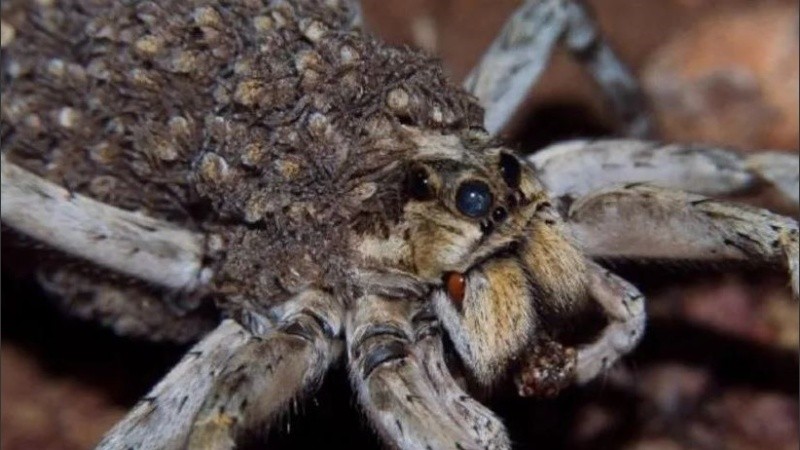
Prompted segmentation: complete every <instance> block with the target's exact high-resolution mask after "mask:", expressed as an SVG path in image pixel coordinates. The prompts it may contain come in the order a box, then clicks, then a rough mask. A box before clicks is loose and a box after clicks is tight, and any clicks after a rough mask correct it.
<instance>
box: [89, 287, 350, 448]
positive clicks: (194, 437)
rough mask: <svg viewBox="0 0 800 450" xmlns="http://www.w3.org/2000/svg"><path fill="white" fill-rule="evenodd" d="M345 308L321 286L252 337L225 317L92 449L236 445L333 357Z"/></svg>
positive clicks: (315, 379) (314, 381)
mask: <svg viewBox="0 0 800 450" xmlns="http://www.w3.org/2000/svg"><path fill="white" fill-rule="evenodd" d="M342 319H343V310H342V307H341V305H340V304H339V303H338V302H337V301H336V300H335V299H333V298H331V297H330V296H328V295H327V294H324V293H322V292H319V291H313V290H309V291H305V292H303V293H301V294H299V295H298V296H297V297H295V298H293V299H292V300H290V301H289V303H288V304H287V305H283V307H282V308H281V311H280V316H279V318H278V320H277V321H276V323H275V326H274V328H272V329H270V330H268V332H267V333H266V334H264V335H262V336H258V335H253V334H252V333H250V332H249V331H248V330H246V329H244V328H242V327H241V326H240V325H239V324H238V323H236V322H235V321H233V320H230V319H229V320H225V321H224V322H222V324H221V325H220V326H219V327H217V329H216V330H214V331H213V332H211V333H210V334H209V335H208V336H206V337H205V338H204V339H203V340H202V341H200V343H198V344H197V345H196V346H195V347H194V348H193V349H192V350H191V351H189V352H188V353H187V355H186V356H185V357H184V359H183V360H182V361H181V362H180V363H179V364H178V365H177V366H176V367H175V368H174V369H172V371H171V372H170V373H169V374H168V375H167V376H166V377H165V378H164V379H163V380H162V381H161V382H160V383H159V384H158V385H156V387H155V388H153V390H152V391H151V392H150V393H149V394H148V395H147V396H146V397H145V398H144V399H143V400H142V401H141V402H139V404H138V405H137V406H136V407H135V408H134V409H133V410H132V411H131V412H130V413H129V414H128V415H127V416H126V417H125V418H124V419H123V420H122V422H120V423H119V424H117V425H116V426H115V427H114V428H113V429H112V430H111V431H110V432H109V433H108V434H107V435H106V436H105V437H104V438H103V440H102V441H101V442H100V444H99V445H98V449H103V450H106V449H148V448H161V449H183V448H187V447H188V448H192V449H195V448H201V449H202V448H209V449H211V448H213V449H224V448H234V447H235V443H236V440H237V439H238V438H240V437H241V435H242V433H244V432H246V431H248V430H255V429H258V428H259V427H266V426H268V423H269V421H270V420H273V419H274V418H275V416H276V415H278V414H280V413H282V412H283V411H285V410H286V408H287V407H288V406H289V404H290V403H291V401H292V400H293V399H295V398H297V397H298V396H300V395H302V394H304V393H305V392H307V391H309V390H311V389H314V388H315V387H316V386H317V385H318V383H319V382H320V381H321V379H322V376H323V375H324V373H325V372H326V370H327V369H328V367H329V366H330V364H331V363H332V362H333V360H334V359H335V358H336V357H337V356H338V355H339V353H340V350H341V347H340V346H338V345H337V343H338V339H337V337H338V335H339V334H340V332H341V328H342Z"/></svg>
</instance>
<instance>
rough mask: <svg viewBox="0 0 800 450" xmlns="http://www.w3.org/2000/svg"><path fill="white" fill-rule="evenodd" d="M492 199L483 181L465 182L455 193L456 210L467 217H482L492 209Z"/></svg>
mask: <svg viewBox="0 0 800 450" xmlns="http://www.w3.org/2000/svg"><path fill="white" fill-rule="evenodd" d="M493 200H494V198H493V196H492V192H491V191H490V190H489V186H487V185H486V183H484V182H483V181H478V180H467V181H465V182H463V183H461V186H459V187H458V192H456V208H458V210H459V211H461V213H462V214H464V215H466V216H469V217H483V216H485V215H486V214H487V213H488V212H489V208H491V207H492V202H493Z"/></svg>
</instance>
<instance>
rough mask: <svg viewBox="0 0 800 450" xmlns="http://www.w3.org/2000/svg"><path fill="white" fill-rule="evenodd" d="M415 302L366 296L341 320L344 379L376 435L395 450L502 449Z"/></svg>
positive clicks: (495, 429)
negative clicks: (345, 352) (452, 372)
mask: <svg viewBox="0 0 800 450" xmlns="http://www.w3.org/2000/svg"><path fill="white" fill-rule="evenodd" d="M425 308H427V306H426V305H425V304H423V303H421V302H411V301H403V300H393V299H386V298H382V297H380V296H377V295H366V296H364V297H362V298H360V299H359V300H358V301H357V303H356V310H355V311H353V312H352V315H351V316H350V317H349V318H348V323H347V345H348V353H349V360H350V371H351V377H352V379H353V383H354V385H355V388H356V391H357V392H358V396H359V400H360V402H361V404H362V406H363V407H364V409H365V411H366V413H367V415H368V416H369V417H370V419H371V420H372V423H373V424H374V426H375V427H376V429H377V431H378V432H379V433H380V434H381V435H382V436H383V437H384V439H385V440H386V441H387V442H388V443H390V444H393V445H395V446H396V447H398V448H400V449H408V450H410V449H418V448H436V449H457V448H462V449H505V448H509V447H510V443H509V441H508V437H507V436H506V432H505V429H504V427H503V425H502V424H501V423H500V421H499V420H498V419H497V418H496V417H495V416H494V415H493V414H492V412H491V411H489V410H488V409H486V408H485V407H484V406H482V405H480V404H479V403H478V402H477V401H475V400H473V399H472V398H470V397H469V396H468V395H467V394H466V393H465V392H464V391H463V390H462V389H461V388H460V387H459V385H458V384H457V383H456V381H455V380H454V379H453V378H452V376H451V375H450V373H449V372H448V369H447V366H446V365H445V361H444V356H443V350H442V343H441V336H440V329H439V325H438V323H437V322H436V321H435V319H434V318H433V315H432V314H430V313H429V312H427V310H426V309H425Z"/></svg>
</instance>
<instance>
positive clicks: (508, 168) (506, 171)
mask: <svg viewBox="0 0 800 450" xmlns="http://www.w3.org/2000/svg"><path fill="white" fill-rule="evenodd" d="M521 172H522V169H521V168H520V166H519V160H518V159H517V158H516V157H514V156H512V155H509V154H508V153H501V154H500V173H501V174H502V175H503V180H505V182H506V184H507V185H508V187H510V188H512V189H516V188H518V187H519V177H520V173H521Z"/></svg>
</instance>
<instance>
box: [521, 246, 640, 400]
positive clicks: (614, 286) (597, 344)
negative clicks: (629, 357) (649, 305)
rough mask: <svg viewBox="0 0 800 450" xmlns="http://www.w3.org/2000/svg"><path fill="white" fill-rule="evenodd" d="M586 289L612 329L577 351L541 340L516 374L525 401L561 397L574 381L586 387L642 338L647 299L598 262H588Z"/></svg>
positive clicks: (526, 356)
mask: <svg viewBox="0 0 800 450" xmlns="http://www.w3.org/2000/svg"><path fill="white" fill-rule="evenodd" d="M586 270H587V277H586V280H587V291H588V294H589V296H590V297H591V298H592V299H593V300H594V301H595V302H597V303H598V304H599V305H600V307H601V309H602V311H603V313H604V314H605V316H606V318H607V320H608V325H606V327H605V328H604V329H603V330H602V331H601V332H600V334H599V336H598V337H597V339H595V340H594V341H593V342H590V343H587V344H583V345H579V346H577V347H576V348H571V347H564V346H563V345H561V344H559V343H557V342H554V341H547V340H540V341H537V342H536V343H535V345H536V347H535V348H532V349H531V350H530V351H529V352H527V353H526V354H525V356H524V359H523V361H522V364H520V369H519V370H518V371H517V372H516V373H515V374H514V382H515V383H516V386H517V392H518V393H519V395H520V396H522V397H529V396H544V397H550V396H553V395H556V394H558V393H559V392H560V391H561V390H562V389H563V388H565V387H567V386H569V385H570V384H572V383H573V382H575V381H577V382H578V383H581V384H582V383H587V382H589V381H591V380H593V379H594V378H595V377H596V376H597V375H599V374H600V373H602V372H603V371H605V370H606V369H608V368H609V367H611V366H612V365H613V364H614V363H615V362H616V361H617V360H618V359H619V358H620V357H622V356H623V355H625V354H627V353H629V352H630V351H631V350H633V348H634V347H635V346H636V344H637V343H638V342H639V340H640V339H641V338H642V335H643V334H644V328H645V320H646V314H645V305H644V296H643V295H642V294H641V293H640V292H639V291H638V290H637V289H636V288H635V287H634V286H633V285H631V284H630V283H628V282H627V281H625V280H623V279H622V278H620V277H619V276H618V275H616V274H614V273H612V272H610V271H608V270H607V269H605V268H603V267H602V266H600V265H599V264H597V263H595V262H592V261H587V263H586Z"/></svg>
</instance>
